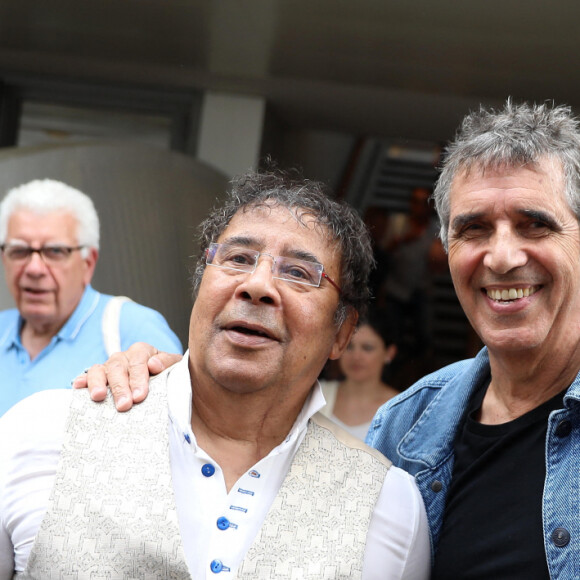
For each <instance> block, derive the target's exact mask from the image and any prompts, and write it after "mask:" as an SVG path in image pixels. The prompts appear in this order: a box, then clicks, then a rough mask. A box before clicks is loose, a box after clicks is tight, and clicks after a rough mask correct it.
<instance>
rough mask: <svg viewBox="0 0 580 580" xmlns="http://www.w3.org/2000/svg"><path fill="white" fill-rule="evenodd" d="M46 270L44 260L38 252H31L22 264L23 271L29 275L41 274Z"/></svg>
mask: <svg viewBox="0 0 580 580" xmlns="http://www.w3.org/2000/svg"><path fill="white" fill-rule="evenodd" d="M46 270H47V266H46V262H45V261H44V260H43V259H42V256H41V255H40V252H33V253H32V254H31V255H30V258H28V260H27V261H26V262H25V264H24V272H26V274H28V275H29V276H35V277H36V276H42V275H43V274H45V273H46Z"/></svg>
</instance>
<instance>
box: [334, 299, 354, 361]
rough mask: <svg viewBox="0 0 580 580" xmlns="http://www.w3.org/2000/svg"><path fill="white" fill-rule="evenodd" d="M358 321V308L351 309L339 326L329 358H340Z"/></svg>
mask: <svg viewBox="0 0 580 580" xmlns="http://www.w3.org/2000/svg"><path fill="white" fill-rule="evenodd" d="M357 321H358V312H356V310H350V311H349V313H348V316H347V318H346V320H345V321H344V322H343V323H342V325H341V327H340V328H339V330H338V332H337V334H336V337H335V339H334V344H333V345H332V350H331V351H330V355H329V357H328V358H329V359H330V360H336V359H337V358H340V355H341V354H342V353H343V352H344V350H345V349H346V347H347V345H348V343H349V342H350V339H351V337H352V335H353V333H354V331H355V328H356V323H357Z"/></svg>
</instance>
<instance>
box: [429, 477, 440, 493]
mask: <svg viewBox="0 0 580 580" xmlns="http://www.w3.org/2000/svg"><path fill="white" fill-rule="evenodd" d="M431 489H432V490H433V491H434V492H435V493H439V492H440V491H441V490H442V489H443V484H442V483H441V482H440V481H439V480H438V479H436V480H435V481H433V482H432V483H431Z"/></svg>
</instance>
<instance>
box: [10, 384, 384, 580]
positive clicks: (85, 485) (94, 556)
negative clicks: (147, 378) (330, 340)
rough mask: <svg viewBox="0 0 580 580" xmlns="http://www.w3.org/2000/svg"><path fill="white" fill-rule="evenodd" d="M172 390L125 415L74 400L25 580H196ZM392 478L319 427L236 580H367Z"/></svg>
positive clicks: (372, 455)
mask: <svg viewBox="0 0 580 580" xmlns="http://www.w3.org/2000/svg"><path fill="white" fill-rule="evenodd" d="M166 381H167V373H163V374H162V375H159V376H158V377H155V378H154V379H152V380H151V392H150V395H149V397H148V398H147V400H146V401H145V402H144V403H142V404H140V405H137V406H135V407H134V408H133V410H132V411H130V412H129V413H117V412H116V411H115V409H114V406H113V404H112V401H111V399H110V398H109V399H108V400H107V402H105V403H101V404H98V403H93V402H91V401H90V399H89V397H88V394H87V393H86V391H84V390H82V391H76V392H75V393H74V395H73V402H72V405H71V411H70V415H69V420H68V425H67V432H66V437H65V441H64V444H63V448H62V452H61V458H60V463H59V466H58V470H57V475H56V481H55V485H54V488H53V491H52V494H51V497H50V502H49V506H48V510H47V513H46V515H45V517H44V519H43V521H42V524H41V526H40V529H39V532H38V534H37V536H36V539H35V543H34V546H33V548H32V552H31V554H30V558H29V560H28V565H27V569H26V571H25V572H24V573H23V574H21V575H18V576H17V578H18V579H19V580H24V579H29V578H30V579H36V580H52V579H59V580H69V579H70V580H73V579H74V580H88V579H91V580H101V579H103V580H104V579H107V580H117V579H118V580H121V579H122V580H132V579H139V580H153V579H155V580H162V579H163V580H165V579H175V580H186V579H187V580H190V579H191V576H190V574H189V571H188V567H187V564H186V561H185V554H184V552H183V546H182V543H181V537H180V533H179V524H178V519H177V509H176V504H175V497H174V493H173V488H172V484H171V467H170V462H169V437H168V410H167V398H166ZM389 466H390V462H389V461H388V460H386V459H385V458H384V457H383V456H382V455H380V454H379V453H378V452H376V451H374V450H371V449H369V448H367V447H365V446H364V444H362V443H361V442H360V441H358V440H357V439H355V438H354V437H351V436H350V435H348V434H346V433H345V432H344V431H342V430H340V429H339V428H338V427H336V426H335V425H334V423H331V422H330V421H328V420H327V419H326V418H325V417H322V416H320V415H316V416H315V417H314V420H311V421H310V422H309V425H308V430H307V434H306V436H305V438H304V441H303V442H302V444H301V445H300V448H299V450H298V452H297V453H296V456H295V458H294V461H293V463H292V466H291V468H290V471H289V473H288V475H287V476H286V478H285V480H284V482H283V484H282V486H281V488H280V490H279V493H278V495H277V497H276V498H275V500H274V503H273V505H272V507H271V509H270V510H269V512H268V515H267V516H266V520H265V521H264V524H263V526H262V528H261V530H260V532H259V533H258V535H257V537H256V539H255V540H254V543H253V545H252V546H251V547H250V550H249V551H248V553H247V555H246V557H245V559H244V561H243V562H242V564H241V566H240V568H239V569H238V573H237V575H236V578H238V579H250V578H251V579H266V578H271V579H281V580H283V579H286V578H287V579H291V578H305V579H306V578H312V579H316V580H320V579H323V578H329V579H330V578H332V579H338V578H343V579H345V580H346V579H349V580H351V579H355V578H360V576H361V571H362V563H363V556H364V548H365V542H366V535H367V531H368V525H369V522H370V517H371V514H372V510H373V507H374V505H375V503H376V500H377V497H378V494H379V492H380V490H381V487H382V484H383V481H384V478H385V476H386V473H387V470H388V468H389ZM218 578H219V574H218V575H216V580H217V579H218Z"/></svg>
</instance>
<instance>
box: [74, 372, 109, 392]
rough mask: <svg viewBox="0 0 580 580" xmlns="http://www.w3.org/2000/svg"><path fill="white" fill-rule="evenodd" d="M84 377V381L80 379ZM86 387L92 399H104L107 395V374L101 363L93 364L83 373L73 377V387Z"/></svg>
mask: <svg viewBox="0 0 580 580" xmlns="http://www.w3.org/2000/svg"><path fill="white" fill-rule="evenodd" d="M83 377H84V381H82V379H83ZM83 383H84V385H85V386H86V387H88V389H89V393H90V396H91V399H92V400H93V401H104V400H105V397H106V396H107V374H106V372H105V368H104V366H103V365H93V366H92V367H90V368H89V369H88V370H87V371H86V372H85V374H84V375H81V377H80V378H79V377H77V378H76V379H75V384H74V385H73V386H74V387H75V388H77V389H78V388H81V387H82V385H83Z"/></svg>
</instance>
